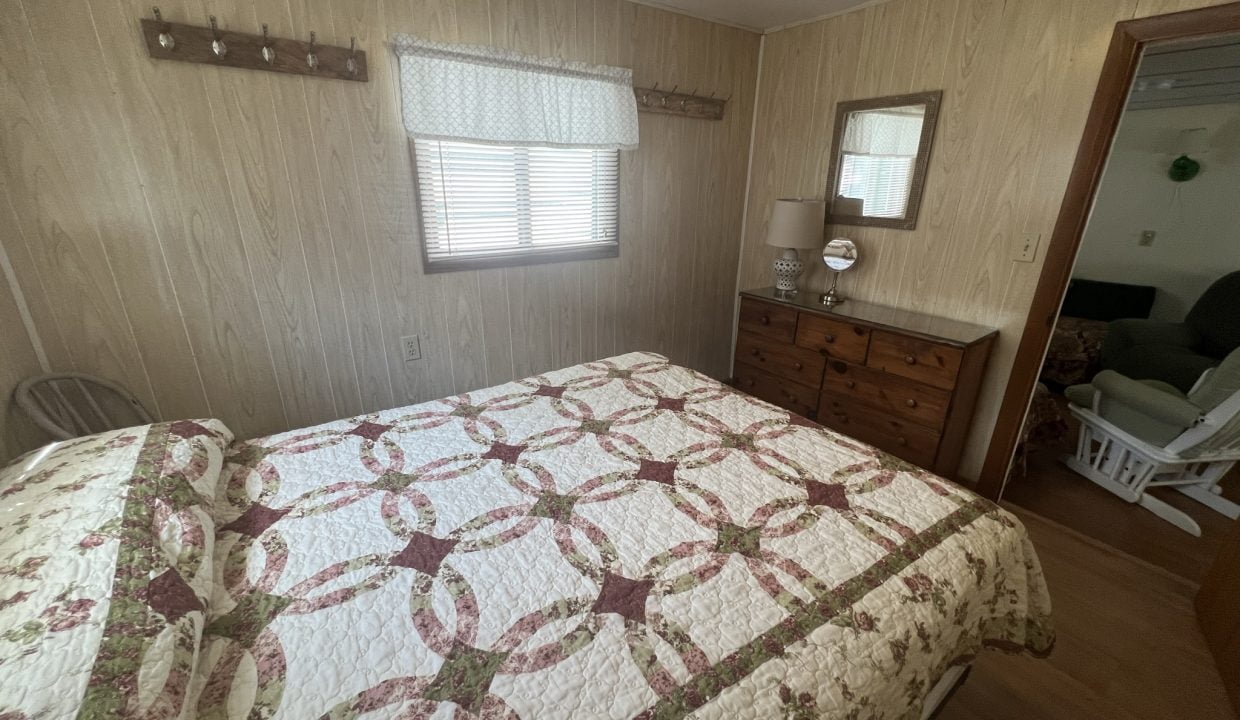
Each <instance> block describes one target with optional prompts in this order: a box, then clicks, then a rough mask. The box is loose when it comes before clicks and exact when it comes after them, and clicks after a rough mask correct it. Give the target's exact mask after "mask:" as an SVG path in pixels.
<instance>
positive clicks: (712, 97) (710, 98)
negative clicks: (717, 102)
mask: <svg viewBox="0 0 1240 720" xmlns="http://www.w3.org/2000/svg"><path fill="white" fill-rule="evenodd" d="M716 92H718V91H716V90H711V91H710V97H708V98H706V99H707V100H714V99H715V93H716Z"/></svg>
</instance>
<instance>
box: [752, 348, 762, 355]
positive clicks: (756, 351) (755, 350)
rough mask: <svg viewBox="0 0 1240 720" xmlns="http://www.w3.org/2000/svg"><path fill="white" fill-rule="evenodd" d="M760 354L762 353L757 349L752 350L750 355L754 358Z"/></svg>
mask: <svg viewBox="0 0 1240 720" xmlns="http://www.w3.org/2000/svg"><path fill="white" fill-rule="evenodd" d="M761 352H762V351H761V350H759V349H758V348H754V349H753V353H752V354H753V356H754V357H758V355H759V354H761Z"/></svg>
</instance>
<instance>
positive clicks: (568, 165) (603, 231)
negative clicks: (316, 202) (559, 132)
mask: <svg viewBox="0 0 1240 720" xmlns="http://www.w3.org/2000/svg"><path fill="white" fill-rule="evenodd" d="M414 156H415V159H416V165H417V175H418V177H417V179H418V187H417V192H418V203H419V206H420V208H421V216H422V232H423V247H424V251H425V261H426V270H427V272H446V271H452V270H465V269H478V268H486V267H502V266H510V265H521V264H532V263H539V262H551V261H557V260H584V259H589V258H603V257H616V256H617V255H618V254H619V207H618V191H619V169H620V157H619V151H618V150H597V149H592V148H566V149H565V148H545V147H504V146H495V145H477V144H471V143H465V142H449V141H442V140H421V139H419V140H415V141H414Z"/></svg>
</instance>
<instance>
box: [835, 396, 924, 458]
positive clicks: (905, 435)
mask: <svg viewBox="0 0 1240 720" xmlns="http://www.w3.org/2000/svg"><path fill="white" fill-rule="evenodd" d="M818 422H820V423H822V424H823V425H826V426H827V427H829V428H831V429H832V430H837V431H839V432H841V433H844V434H845V435H848V436H849V437H853V438H856V439H858V440H860V441H862V442H865V443H869V444H870V445H873V446H874V447H876V448H878V449H879V450H886V451H887V452H889V453H891V454H892V455H895V456H897V457H900V458H903V459H905V460H907V461H909V462H911V463H913V464H914V465H919V466H921V467H923V468H929V467H933V466H934V459H935V456H936V455H937V454H938V449H939V433H937V432H935V431H934V430H930V429H929V428H925V427H922V426H921V425H917V424H915V423H911V422H909V421H907V420H901V419H899V418H895V417H892V416H890V415H888V414H887V413H884V412H883V411H881V410H875V409H873V408H870V407H867V406H865V405H861V404H860V403H857V402H856V401H853V400H841V399H837V398H831V397H829V396H827V395H823V397H822V401H821V402H820V403H819V405H818Z"/></svg>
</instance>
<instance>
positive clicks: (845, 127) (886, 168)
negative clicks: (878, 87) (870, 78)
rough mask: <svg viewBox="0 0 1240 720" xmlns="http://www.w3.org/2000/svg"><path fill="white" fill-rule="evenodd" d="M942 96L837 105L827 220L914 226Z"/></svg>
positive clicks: (920, 95)
mask: <svg viewBox="0 0 1240 720" xmlns="http://www.w3.org/2000/svg"><path fill="white" fill-rule="evenodd" d="M942 99H943V91H941V90H936V91H934V92H924V93H916V94H913V95H894V96H891V97H883V98H874V99H871V100H852V101H849V102H842V103H840V104H839V105H838V106H837V107H836V111H835V136H834V139H833V141H832V143H831V170H830V174H829V175H828V186H827V197H828V198H831V203H830V205H829V206H828V212H827V223H828V224H835V225H866V226H870V227H886V228H897V229H900V230H912V229H913V228H915V227H917V211H918V209H919V208H920V207H921V197H922V191H923V190H924V188H925V183H926V166H927V165H929V162H930V147H931V145H933V144H934V129H935V126H936V125H937V124H938V119H939V104H940V102H941V101H942Z"/></svg>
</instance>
